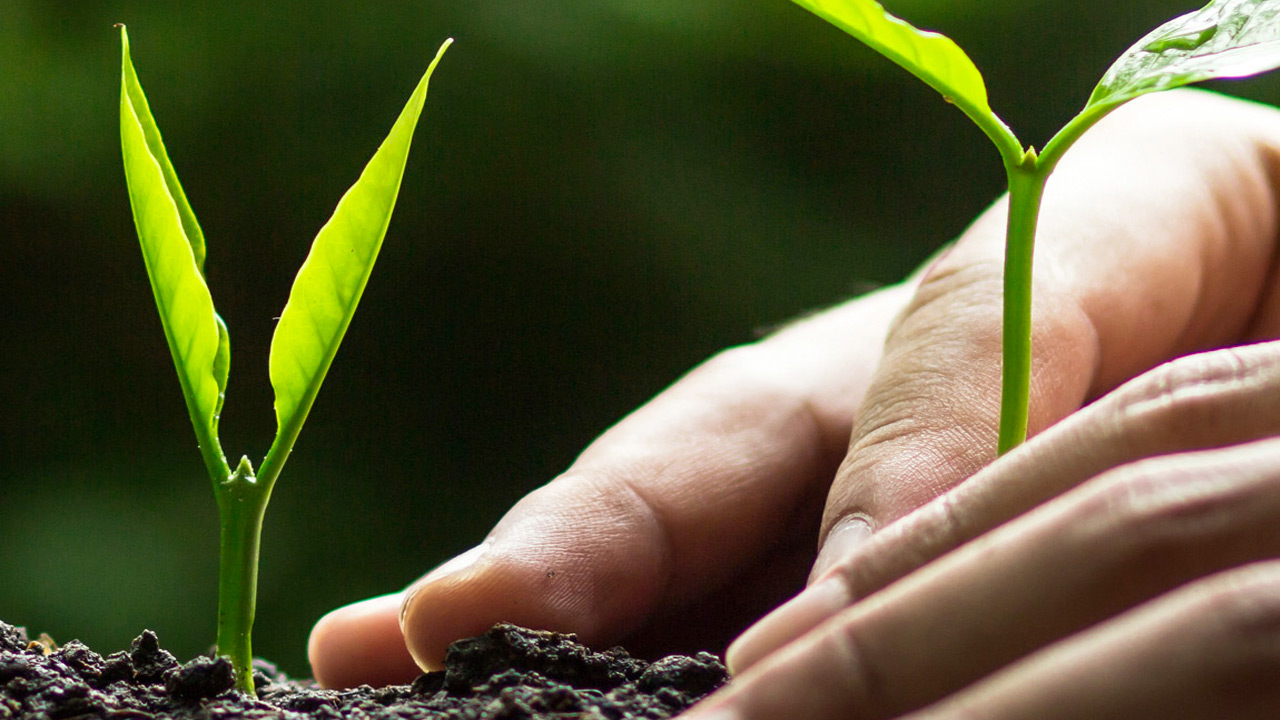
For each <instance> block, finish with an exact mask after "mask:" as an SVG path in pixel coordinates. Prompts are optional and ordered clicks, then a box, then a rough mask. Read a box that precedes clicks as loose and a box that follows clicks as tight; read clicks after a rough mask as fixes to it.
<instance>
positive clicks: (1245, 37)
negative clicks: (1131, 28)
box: [1085, 0, 1280, 110]
mask: <svg viewBox="0 0 1280 720" xmlns="http://www.w3.org/2000/svg"><path fill="white" fill-rule="evenodd" d="M1278 67H1280V0H1213V2H1210V3H1209V4H1208V5H1206V6H1204V7H1203V8H1201V9H1199V10H1196V11H1195V12H1191V13H1188V14H1186V15H1183V16H1181V17H1177V18H1174V19H1173V20H1170V21H1169V22H1167V23H1165V24H1163V25H1161V26H1160V27H1158V28H1156V29H1155V30H1153V31H1151V32H1150V33H1148V34H1147V35H1146V37H1144V38H1142V39H1141V40H1139V41H1138V42H1137V43H1136V44H1135V45H1134V46H1133V47H1131V48H1129V49H1128V50H1127V51H1126V52H1125V53H1124V54H1123V55H1121V56H1120V59H1119V60H1116V62H1115V63H1114V64H1113V65H1112V66H1111V68H1110V69H1109V70H1107V72H1106V74H1105V75H1103V76H1102V80H1101V81H1100V82H1099V83H1098V86H1097V88H1095V89H1094V91H1093V95H1092V96H1091V97H1090V98H1089V103H1088V105H1086V106H1085V109H1086V110H1091V109H1093V108H1099V109H1112V108H1114V107H1116V106H1118V105H1120V104H1121V103H1124V102H1127V101H1129V100H1132V99H1134V98H1136V97H1138V96H1140V95H1145V94H1147V93H1152V92H1159V91H1161V90H1170V89H1173V88H1176V87H1182V86H1183V85H1190V84H1191V83H1197V82H1201V81H1204V80H1212V79H1215V78H1239V77H1246V76H1249V75H1256V74H1258V73H1262V72H1266V71H1268V70H1274V69H1276V68H1278Z"/></svg>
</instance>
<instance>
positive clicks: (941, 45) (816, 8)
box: [794, 0, 1022, 160]
mask: <svg viewBox="0 0 1280 720" xmlns="http://www.w3.org/2000/svg"><path fill="white" fill-rule="evenodd" d="M794 2H795V3H796V4H797V5H799V6H801V7H803V8H805V9H806V10H809V11H810V12H812V13H813V14H815V15H817V16H819V17H821V18H823V19H824V20H826V21H827V22H829V23H831V24H832V25H835V26H836V27H838V28H840V29H841V30H844V31H845V32H847V33H849V34H850V35H852V36H854V37H855V38H857V39H859V40H861V41H862V42H864V43H866V44H867V45H868V46H870V47H871V49H873V50H875V51H876V52H878V53H880V54H881V55H884V56H885V57H887V58H889V59H890V60H892V61H894V62H895V63H897V64H898V65H900V66H902V67H903V68H904V69H906V70H907V71H908V72H910V73H911V74H912V75H915V76H916V77H918V78H920V79H921V80H923V81H924V82H925V83H927V84H928V85H929V86H930V87H932V88H933V89H934V90H937V91H938V92H939V93H942V96H943V97H945V98H946V99H947V101H948V102H950V103H953V104H954V105H955V106H956V107H958V108H960V109H961V110H962V111H963V112H964V114H965V115H968V116H969V118H970V119H971V120H973V121H974V122H975V123H977V124H978V127H980V128H982V130H983V132H985V133H987V136H988V137H990V138H991V140H992V142H994V143H995V144H996V147H997V148H999V149H1000V153H1001V154H1002V155H1003V156H1005V158H1006V159H1015V160H1016V159H1018V158H1020V157H1021V154H1022V147H1021V145H1020V144H1019V143H1018V141H1017V139H1016V138H1015V137H1014V136H1013V133H1012V132H1011V131H1010V130H1009V128H1008V126H1006V125H1005V124H1004V122H1003V121H1001V120H1000V118H999V117H998V116H996V114H995V113H994V112H992V111H991V106H990V105H989V104H988V102H987V86H986V84H985V83H984V82H983V80H982V73H980V72H978V68H977V66H975V65H974V64H973V61H972V60H970V59H969V56H968V55H966V54H965V52H964V50H961V49H960V46H958V45H956V44H955V42H953V41H952V40H951V39H950V38H948V37H946V36H945V35H941V34H939V33H935V32H929V31H925V30H920V29H919V28H916V27H915V26H913V25H911V24H910V23H908V22H907V21H905V20H903V19H901V18H899V17H895V16H893V15H891V14H889V13H888V12H886V11H885V9H884V7H883V6H881V5H880V3H878V2H875V0H794Z"/></svg>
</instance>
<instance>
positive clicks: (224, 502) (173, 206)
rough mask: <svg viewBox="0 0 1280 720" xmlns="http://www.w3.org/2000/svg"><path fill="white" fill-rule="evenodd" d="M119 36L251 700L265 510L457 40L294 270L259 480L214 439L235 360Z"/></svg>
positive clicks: (145, 244)
mask: <svg viewBox="0 0 1280 720" xmlns="http://www.w3.org/2000/svg"><path fill="white" fill-rule="evenodd" d="M120 39H121V44H122V48H123V50H122V51H123V60H122V63H121V64H122V70H121V73H122V78H121V87H120V140H121V145H122V147H123V151H124V169H125V178H126V180H127V182H128V185H129V200H130V202H131V203H132V206H133V219H134V223H135V224H136V225H137V228H138V238H139V240H140V241H141V243H142V256H143V258H144V260H145V261H146V266H147V276H148V277H149V278H150V280H151V289H152V291H153V292H154V294H155V298H156V307H157V308H158V309H159V311H160V320H161V323H162V324H163V326H164V334H165V338H166V339H167V340H168V341H169V350H170V352H171V353H172V355H173V362H174V365H175V366H176V367H177V370H178V381H179V382H180V383H181V385H182V394H183V396H184V397H185V398H186V402H187V411H188V413H189V414H190V415H191V424H192V425H193V426H194V427H195V431H196V437H197V439H198V441H199V443H200V453H201V454H202V455H203V457H204V464H205V467H206V468H207V469H208V472H209V477H210V478H211V479H212V480H213V490H214V495H215V496H216V498H217V501H218V512H219V516H220V520H221V546H220V547H221V562H220V567H219V577H218V636H217V638H218V640H217V642H218V653H219V654H220V655H226V656H228V657H229V658H230V659H231V663H232V665H233V667H234V668H235V671H236V686H237V687H238V688H239V689H240V690H241V691H242V692H245V693H249V694H253V673H252V669H251V662H252V659H253V654H252V650H251V647H250V640H249V635H250V631H251V630H252V628H253V616H254V605H255V602H256V595H257V582H258V546H259V538H260V536H261V531H262V518H263V513H264V512H265V511H266V507H267V501H268V499H269V498H270V497H271V488H272V486H273V485H274V484H275V481H276V478H277V477H279V475H280V469H281V468H282V467H283V466H284V463H285V460H287V459H288V457H289V452H290V450H291V449H292V448H293V444H294V441H295V440H296V439H297V437H298V432H299V431H300V430H301V429H302V424H303V422H305V421H306V419H307V413H308V412H309V411H310V410H311V405H312V403H313V402H314V401H315V398H316V393H317V392H318V391H319V390H320V384H321V383H322V382H323V381H324V377H325V373H327V372H328V370H329V365H330V364H331V363H332V362H333V358H334V355H335V354H336V353H337V352H338V345H339V344H340V343H341V342H342V337H343V335H344V334H345V333H346V331H347V326H348V325H349V324H350V322H351V317H352V315H353V314H354V313H355V310H356V305H357V303H359V302H360V296H361V294H362V293H363V292H364V288H365V284H366V283H367V282H368V280H369V273H370V271H371V270H372V269H373V263H374V260H376V259H377V257H378V250H379V248H380V247H381V246H382V239H383V237H384V236H385V235H386V232H387V225H388V223H389V222H390V220H391V211H392V209H393V208H394V206H395V202H396V196H397V195H398V193H399V190H400V181H401V178H402V177H403V175H404V167H405V162H406V160H407V159H408V156H409V145H410V141H411V140H412V138H413V131H414V128H415V127H416V126H417V123H418V117H419V115H420V114H421V113H422V106H423V103H424V101H425V100H426V96H427V82H428V80H429V79H430V77H431V73H432V71H434V70H435V67H436V64H437V63H438V62H440V58H441V56H442V55H443V54H444V51H445V49H446V48H447V47H448V46H449V44H450V42H452V41H451V40H446V41H445V43H444V45H442V46H441V47H440V50H439V51H438V52H437V53H436V56H435V59H434V60H432V61H431V65H430V66H429V67H428V68H427V71H426V73H425V74H424V75H423V76H422V79H421V80H420V81H419V82H418V86H417V88H416V89H415V90H414V91H413V95H412V96H410V98H409V102H408V103H407V104H406V105H405V107H404V110H403V111H401V113H400V117H399V118H398V119H397V120H396V122H395V125H394V126H393V127H392V128H391V133H390V134H389V135H387V138H386V139H385V140H384V141H383V142H382V145H381V146H380V147H379V148H378V150H377V152H376V153H375V154H374V156H373V159H372V160H370V161H369V164H368V165H366V166H365V168H364V171H363V172H362V173H361V174H360V179H359V180H357V181H356V183H355V185H352V186H351V188H350V189H349V190H347V192H346V194H345V195H343V197H342V199H341V200H340V201H339V202H338V207H337V209H336V210H335V211H334V213H333V216H332V217H331V218H330V219H329V222H328V223H326V224H325V225H324V227H323V228H321V229H320V233H319V234H318V235H317V236H316V239H315V242H314V243H313V244H312V246H311V252H310V253H309V254H308V255H307V259H306V261H305V262H304V263H303V264H302V269H301V270H299V271H298V276H297V279H296V280H294V283H293V288H292V289H291V290H290V292H289V300H288V302H287V303H286V304H285V307H284V311H283V312H282V313H281V314H280V321H279V324H277V325H276V331H275V335H274V336H273V338H272V341H271V354H270V362H269V365H270V377H271V386H272V388H273V389H274V390H275V411H276V424H277V429H276V437H275V440H274V441H273V442H272V444H271V449H270V450H269V451H268V452H267V455H266V458H265V459H263V461H262V466H261V467H260V468H259V469H258V471H257V472H256V473H255V472H254V468H253V464H252V463H251V462H249V458H248V457H242V458H241V459H240V462H239V464H238V465H237V466H236V467H235V469H234V470H233V469H232V468H231V467H230V466H229V465H228V464H227V459H226V456H225V455H224V454H223V452H222V445H221V444H220V442H219V441H218V418H219V415H220V414H221V412H222V402H223V398H224V396H225V393H226V387H227V372H228V368H229V364H230V359H231V349H230V344H229V338H228V335H227V327H226V325H225V324H224V323H223V322H222V318H220V317H218V315H217V313H216V312H215V311H214V308H213V299H212V297H211V296H210V294H209V287H208V285H207V284H206V282H205V276H204V259H205V245H204V235H203V233H202V232H201V231H200V225H199V224H198V223H197V222H196V217H195V214H194V213H193V212H192V210H191V205H190V204H189V203H188V202H187V198H186V195H185V194H184V193H183V192H182V186H181V185H180V184H179V183H178V176H177V174H176V173H175V172H174V170H173V165H172V164H171V163H170V162H169V157H168V155H167V153H166V152H165V149H164V143H163V142H162V141H161V139H160V131H159V129H158V128H157V127H156V123H155V120H153V119H152V117H151V111H150V109H149V108H148V106H147V99H146V96H144V95H143V93H142V86H141V85H140V84H139V83H138V77H137V75H136V74H135V72H134V69H133V63H132V61H131V60H130V58H129V36H128V33H127V32H126V30H125V29H124V27H123V26H120Z"/></svg>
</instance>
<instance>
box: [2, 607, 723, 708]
mask: <svg viewBox="0 0 1280 720" xmlns="http://www.w3.org/2000/svg"><path fill="white" fill-rule="evenodd" d="M445 665H446V668H445V669H444V670H442V671H440V672H432V673H427V674H425V675H422V676H420V677H419V678H418V679H417V680H415V681H414V682H413V684H411V685H392V686H389V687H383V688H371V687H369V686H367V685H365V686H361V687H359V688H356V689H354V690H341V691H339V690H322V689H320V688H319V687H317V686H316V685H315V683H314V682H311V681H297V680H290V679H289V678H287V677H285V676H284V675H283V674H282V673H280V672H279V671H277V670H276V669H275V667H273V666H272V665H271V664H270V663H267V662H265V661H256V663H255V671H254V684H255V686H256V687H257V691H258V698H257V699H256V700H255V699H253V698H250V697H248V696H246V695H242V694H240V693H238V692H236V691H235V690H234V689H233V685H234V674H233V673H232V670H231V665H230V663H229V662H227V660H225V659H223V658H218V659H213V658H211V657H205V656H201V657H197V658H196V659H194V660H192V661H190V662H188V663H186V664H180V663H179V662H178V661H177V660H176V659H175V658H174V657H173V655H172V654H170V653H169V652H168V651H166V650H164V649H163V648H161V647H160V643H159V641H158V640H157V639H156V636H155V633H152V632H151V631H149V630H148V631H146V632H144V633H142V634H141V635H139V636H138V638H137V639H136V640H134V641H133V646H132V647H131V648H130V649H129V651H128V652H117V653H112V654H111V655H108V656H107V657H106V658H103V657H102V656H101V655H99V654H97V653H95V652H93V651H92V650H90V649H89V648H88V647H86V646H85V645H83V644H81V643H79V642H77V641H74V640H73V641H71V642H69V643H67V644H66V645H63V646H62V647H61V648H57V649H52V648H51V647H49V646H47V645H41V644H40V643H38V642H30V641H29V639H28V637H27V635H26V632H25V631H24V630H23V629H22V628H15V627H13V626H10V625H6V624H4V623H3V622H0V720H10V719H13V720H18V719H21V720H37V719H39V720H65V719H70V718H75V719H76V720H81V719H83V720H88V719H89V718H102V719H103V720H149V719H151V718H166V719H167V718H175V719H183V720H184V719H187V718H193V719H195V718H198V719H199V720H238V719H240V718H245V719H250V720H259V719H265V718H332V719H333V720H338V719H339V718H360V719H361V720H364V719H366V718H368V719H373V718H386V719H388V720H418V719H419V718H432V719H434V718H441V719H448V720H471V719H472V718H475V719H477V720H480V719H482V720H500V719H501V720H524V719H526V718H537V719H551V718H555V719H556V720H564V719H567V718H584V719H590V720H622V719H623V718H645V719H653V720H656V719H658V718H669V717H672V716H675V715H678V714H679V713H680V712H682V711H683V710H685V709H686V708H688V707H689V706H690V705H692V704H693V703H695V702H697V701H698V700H699V699H700V698H702V697H703V696H704V695H706V694H708V693H710V692H711V691H713V690H715V689H716V688H717V687H719V686H720V685H721V684H723V683H724V682H725V680H726V674H725V670H724V666H723V665H722V664H721V663H720V661H719V659H717V658H716V657H715V656H714V655H711V654H709V653H698V655H697V656H695V657H685V656H682V655H672V656H670V657H666V658H663V659H661V660H658V661H657V662H653V663H649V662H645V661H644V660H640V659H637V658H633V657H631V656H630V655H628V654H627V652H626V651H625V650H622V649H621V648H614V649H612V650H606V651H604V652H594V651H592V650H589V649H587V648H585V647H583V646H582V645H579V644H578V642H577V639H576V638H575V637H574V636H573V635H561V634H557V633H549V632H538V631H533V630H525V629H523V628H518V627H516V626H514V625H496V626H494V628H493V629H492V630H490V631H489V632H487V633H485V634H484V635H481V636H480V637H476V638H470V639H468V640H460V641H458V642H456V643H454V644H453V646H452V647H451V648H449V653H448V655H447V657H446V659H445Z"/></svg>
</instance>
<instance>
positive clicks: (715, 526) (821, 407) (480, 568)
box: [313, 287, 909, 679]
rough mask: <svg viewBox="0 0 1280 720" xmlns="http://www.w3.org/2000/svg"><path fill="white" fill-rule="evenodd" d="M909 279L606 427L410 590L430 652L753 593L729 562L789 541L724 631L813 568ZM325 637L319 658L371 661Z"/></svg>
mask: <svg viewBox="0 0 1280 720" xmlns="http://www.w3.org/2000/svg"><path fill="white" fill-rule="evenodd" d="M908 294H909V288H905V287H902V288H892V289H888V290H885V291H881V292H879V293H875V294H873V295H870V296H867V297H865V298H861V299H859V300H856V301H853V302H850V303H847V304H846V305H844V306H841V307H839V308H836V309H834V310H831V311H828V312H825V313H822V314H820V315H817V316H814V317H812V318H810V319H808V320H805V321H802V322H799V323H797V324H795V325H793V326H791V327H788V328H786V329H784V330H782V331H781V332H778V333H776V334H774V335H772V336H771V337H769V338H767V339H766V340H764V341H761V342H759V343H756V344H753V345H749V346H744V347H742V348H738V349H734V350H730V351H727V352H725V353H723V354H721V355H720V356H718V357H717V358H714V359H712V360H711V361H709V362H708V363H706V364H704V365H703V366H702V367H700V368H698V369H697V370H695V371H693V372H692V373H691V374H690V375H689V376H687V377H686V378H684V379H683V380H681V381H680V382H679V383H677V384H676V385H674V386H673V387H672V388H670V389H669V390H667V391H666V392H664V393H662V394H661V395H660V396H659V397H657V398H656V399H654V400H653V401H651V402H650V403H648V404H647V405H646V406H644V407H643V408H641V409H640V410H638V411H637V412H635V413H633V414H632V415H631V416H629V417H628V418H626V419H625V420H623V421H622V422H621V423H619V424H618V425H617V426H616V427H614V428H613V429H611V430H609V431H608V432H607V433H605V434H604V435H603V436H602V437H601V438H600V439H599V440H597V441H596V442H595V443H593V444H592V445H591V447H589V448H588V449H587V450H586V451H585V452H584V453H583V454H582V456H581V457H580V458H579V459H578V460H577V461H576V462H575V463H574V464H573V466H572V467H571V468H570V469H569V470H568V471H567V472H566V473H565V474H564V475H563V476H561V477H560V478H558V479H556V480H555V481H554V482H552V483H550V484H549V485H547V486H546V487H544V488H541V489H540V490H537V491H535V492H534V493H532V494H531V495H529V496H528V497H526V498H525V499H524V500H522V501H521V502H520V503H518V504H517V505H516V506H515V507H514V508H513V509H512V510H511V511H510V512H508V513H507V515H506V516H505V517H504V518H503V519H502V521H501V522H500V523H499V524H498V526H497V527H496V528H495V529H494V530H493V532H492V533H490V535H489V536H488V537H487V538H486V540H485V542H484V543H483V544H482V545H481V546H479V547H478V548H477V549H475V550H473V551H471V552H469V553H467V554H465V555H464V556H463V557H462V558H459V559H455V561H451V562H450V563H446V565H445V566H442V567H441V568H439V569H437V570H436V571H434V572H433V573H431V574H429V575H428V576H426V578H424V579H423V580H422V581H420V582H419V583H417V584H415V585H414V587H413V588H412V589H411V590H410V591H409V592H408V599H407V600H406V602H405V604H404V608H403V615H402V617H401V625H402V628H403V630H404V636H405V641H406V642H407V644H408V647H409V649H410V650H411V651H412V653H413V655H414V657H416V658H417V661H418V664H420V665H422V666H423V667H427V668H432V667H438V666H439V664H440V662H441V660H442V658H443V655H444V650H445V648H446V647H447V646H448V644H449V643H450V642H452V641H454V640H456V639H458V638H461V637H466V636H469V635H475V634H478V633H481V632H483V631H484V630H486V629H487V628H488V627H489V626H491V625H492V624H493V623H495V622H498V621H511V622H517V623H521V624H524V625H529V626H533V627H542V628H549V629H556V630H560V631H565V632H576V633H578V634H579V635H580V637H581V638H582V639H583V640H584V641H586V642H588V643H594V644H608V643H612V642H616V641H617V640H619V639H620V638H622V637H623V636H624V635H625V634H626V633H628V632H631V631H635V630H637V629H639V628H641V627H642V626H643V624H644V622H645V620H646V619H647V618H650V617H656V616H659V615H661V614H663V613H670V612H675V611H677V610H679V609H681V608H687V607H688V606H690V605H691V604H694V603H695V602H701V601H706V600H707V599H708V598H709V597H711V596H713V595H714V594H715V593H717V592H724V593H728V594H732V593H738V594H739V595H741V593H742V588H743V586H742V585H741V584H733V583H729V582H728V581H729V579H730V578H732V577H734V576H735V575H736V574H741V573H742V572H745V571H747V570H749V569H750V568H751V567H752V566H753V564H754V565H755V566H756V567H772V568H774V570H777V569H778V567H779V566H778V563H779V562H781V561H782V560H783V559H785V558H787V557H790V558H791V560H792V561H791V563H790V570H789V571H788V572H785V573H783V572H773V573H772V575H770V576H767V577H765V578H764V580H762V581H761V582H758V583H756V584H755V585H754V586H753V587H752V590H753V592H754V595H753V596H752V597H749V598H745V599H744V598H742V597H738V598H736V600H737V602H736V603H735V607H734V608H732V609H733V610H734V611H735V612H729V611H724V612H721V613H719V614H718V619H719V620H720V622H721V623H722V624H723V625H724V626H723V627H721V628H720V630H721V632H722V634H721V635H720V637H719V638H718V639H717V642H718V643H721V645H719V646H720V647H722V646H723V645H722V643H724V642H727V640H728V638H729V637H732V635H733V634H736V633H737V632H739V631H740V630H741V629H742V627H744V626H745V624H746V623H747V622H749V620H751V619H754V617H758V615H759V614H760V613H762V612H764V611H765V610H766V609H768V608H769V607H772V606H774V605H776V604H777V603H778V602H780V601H781V600H782V599H784V598H785V597H786V595H788V594H790V593H791V592H793V591H794V587H795V586H796V585H797V584H798V583H800V582H802V581H803V577H804V573H805V572H806V571H807V565H808V564H809V562H810V561H811V558H812V549H811V548H812V534H811V533H812V528H813V527H814V525H815V524H816V523H817V520H818V518H819V516H820V513H821V505H822V499H823V496H824V494H825V489H826V485H827V484H828V483H829V481H830V478H831V477H832V475H833V474H834V471H835V468H836V467H837V465H838V464H839V461H840V458H841V457H842V456H843V454H844V448H845V445H846V443H847V438H848V433H849V431H850V427H851V423H852V416H853V412H854V408H855V407H856V406H857V403H858V402H859V401H860V399H861V396H862V392H863V389H864V388H865V386H866V383H867V380H868V378H869V377H870V374H871V368H872V367H873V366H874V364H875V363H876V362H877V361H878V359H879V352H880V348H881V346H882V345H883V339H884V335H885V333H886V332H887V327H888V324H889V322H890V320H891V318H892V317H893V315H894V314H895V313H897V312H898V311H900V310H901V307H902V305H903V304H904V303H905V300H906V297H907V295H908ZM771 563H772V565H771ZM771 579H772V580H773V581H774V585H773V586H771V585H770V580H771ZM701 604H703V605H706V604H707V602H701ZM752 613H754V614H752ZM387 617H392V616H391V615H390V611H389V610H385V609H384V612H383V614H382V615H379V616H378V617H377V618H376V619H373V618H369V617H368V616H365V615H360V614H355V615H351V616H348V615H344V614H341V613H340V614H338V615H336V616H331V617H330V618H329V621H328V625H327V627H326V628H325V631H326V633H328V634H330V635H333V636H334V637H337V636H339V635H343V636H351V637H359V636H360V634H361V633H362V632H363V631H364V627H365V625H364V623H365V622H375V623H378V624H380V625H381V624H385V622H386V618H387ZM338 645H340V643H335V645H334V646H335V647H336V646H338ZM327 647H329V646H328V645H321V646H319V650H318V658H313V659H316V660H317V661H318V662H319V663H320V664H321V665H324V666H326V667H329V668H331V669H332V670H331V672H332V673H333V676H334V677H343V678H357V679H358V678H359V677H360V676H361V675H360V673H361V671H360V670H359V668H356V667H352V666H351V665H350V663H348V661H347V660H346V659H344V658H342V657H338V656H335V655H333V654H331V653H328V652H327V650H326V648H327Z"/></svg>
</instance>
